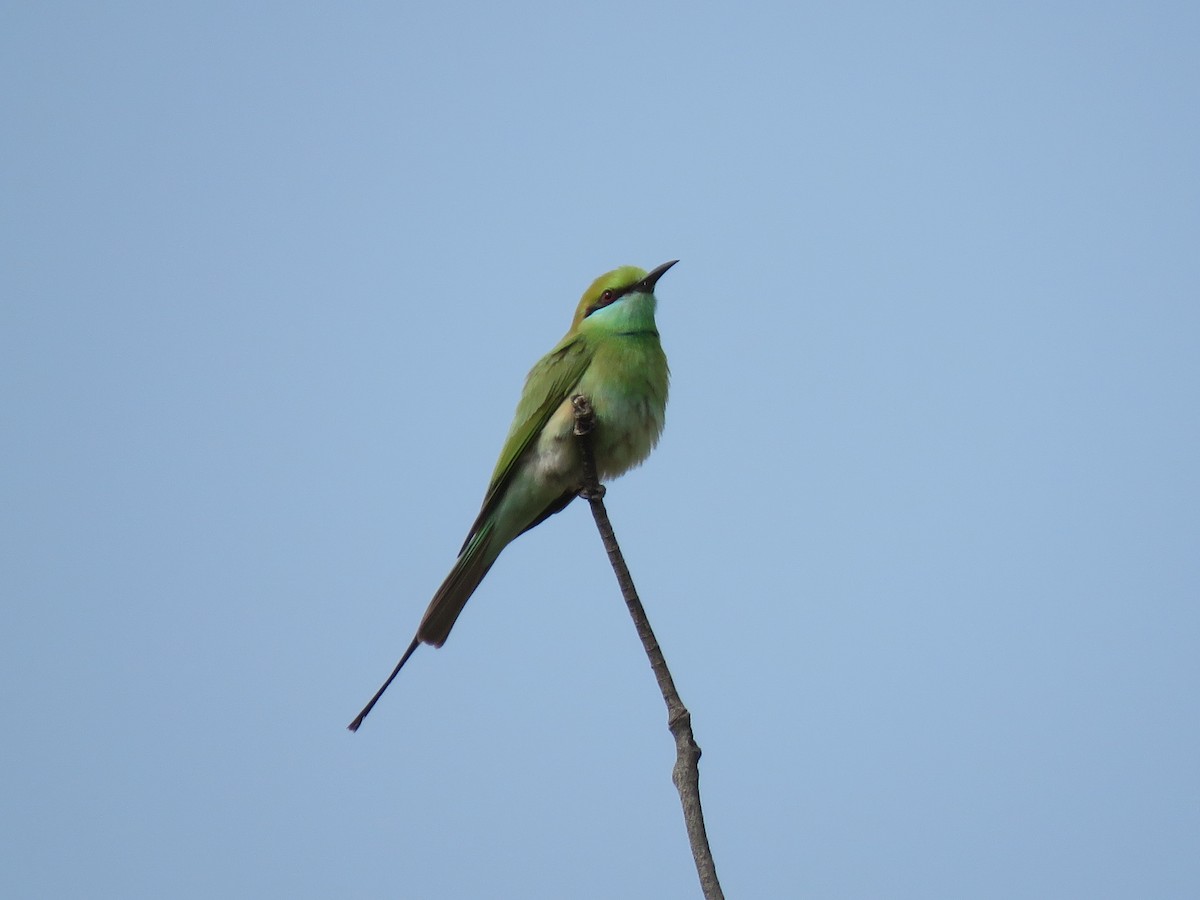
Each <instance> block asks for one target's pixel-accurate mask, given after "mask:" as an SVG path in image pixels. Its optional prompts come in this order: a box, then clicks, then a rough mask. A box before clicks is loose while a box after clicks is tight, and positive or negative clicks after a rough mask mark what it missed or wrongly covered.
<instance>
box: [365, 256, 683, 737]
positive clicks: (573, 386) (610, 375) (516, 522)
mask: <svg viewBox="0 0 1200 900" xmlns="http://www.w3.org/2000/svg"><path fill="white" fill-rule="evenodd" d="M678 261H679V260H672V261H671V262H668V263H663V264H662V265H661V266H659V267H658V268H657V269H655V270H654V271H652V272H646V271H645V270H644V269H639V268H637V267H636V266H622V267H621V268H619V269H614V270H613V271H611V272H609V273H607V274H605V275H601V276H600V277H599V278H597V279H596V280H595V281H593V282H592V285H591V287H589V288H588V289H587V290H586V291H584V294H583V298H582V299H581V300H580V301H579V306H578V307H577V308H576V310H575V318H574V319H573V320H572V322H571V329H570V330H569V331H568V332H567V334H566V336H565V337H564V338H563V339H562V340H561V341H559V342H558V346H556V347H555V348H554V349H553V350H551V351H550V352H549V353H547V354H546V355H545V356H543V357H542V358H541V359H540V360H538V362H537V365H535V366H534V367H533V368H532V369H531V370H530V372H529V376H528V377H527V378H526V379H525V389H524V390H523V391H522V392H521V400H520V402H519V403H518V404H517V412H516V416H515V417H514V418H513V423H512V427H511V428H509V430H508V437H507V439H505V441H504V449H502V450H501V451H500V460H499V462H497V463H496V470H495V471H494V472H493V473H492V480H491V483H490V484H489V485H488V489H487V494H486V495H485V496H484V498H483V508H482V509H481V510H480V511H479V516H478V517H477V518H476V519H475V523H474V524H473V525H472V526H471V530H470V532H469V533H468V534H467V539H466V541H465V542H464V543H463V546H462V549H461V550H460V551H459V554H458V560H457V561H456V562H455V563H454V568H453V569H451V570H450V574H449V575H447V576H446V580H445V581H443V582H442V586H441V587H440V588H438V590H437V593H436V594H434V595H433V600H432V601H431V602H430V604H429V608H428V609H427V610H425V616H424V618H422V619H421V624H420V626H419V627H418V628H417V634H416V636H415V637H414V638H413V641H412V643H411V644H409V647H408V649H407V650H406V651H405V652H404V656H403V657H401V659H400V662H398V663H397V664H396V668H395V669H394V670H393V671H392V674H391V675H390V676H389V677H388V679H387V681H385V682H384V683H383V686H382V687H381V688H380V689H379V690H378V691H377V692H376V693H375V696H374V697H372V698H371V702H370V703H368V704H367V705H366V707H365V708H364V709H363V711H362V712H361V713H359V714H358V717H357V718H356V719H355V720H354V721H353V722H352V723H350V730H351V731H356V730H357V729H358V726H359V725H360V724H361V723H362V720H363V718H364V717H365V716H366V715H367V713H369V712H370V711H371V707H373V706H374V705H375V702H376V701H377V700H378V699H379V698H380V697H381V696H382V695H383V692H384V691H385V690H387V688H388V685H390V684H391V683H392V680H393V679H394V678H395V677H396V675H397V674H398V673H399V671H400V669H401V668H402V667H403V666H404V664H405V663H406V662H407V661H408V658H409V657H410V656H412V654H413V651H414V650H416V649H417V647H418V646H419V645H420V644H422V643H425V644H433V645H434V646H435V647H440V646H442V644H444V643H445V642H446V638H447V636H448V635H449V634H450V629H451V628H453V627H454V622H455V620H456V619H457V618H458V615H459V613H461V612H462V609H463V606H465V605H466V602H467V600H469V599H470V597H471V594H473V593H474V592H475V589H476V588H477V587H479V582H481V581H482V580H483V576H484V575H486V574H487V572H488V569H490V568H491V567H492V563H494V562H495V561H496V557H498V556H499V555H500V551H502V550H503V549H504V548H505V547H507V546H508V544H509V543H510V542H511V541H512V540H513V539H514V538H515V537H517V536H518V535H520V534H522V533H523V532H526V531H528V530H529V529H530V528H533V527H534V526H535V525H539V524H541V523H542V522H543V521H545V519H547V518H548V517H549V516H552V515H554V514H555V513H556V512H560V511H561V510H563V509H564V508H565V507H566V506H567V504H568V503H570V502H571V501H572V500H573V499H574V498H575V496H576V494H577V493H578V491H579V489H580V487H581V486H582V477H583V470H582V463H581V460H580V455H579V442H578V439H577V438H576V437H575V434H574V428H575V410H574V406H573V404H572V402H571V398H572V397H573V396H574V395H576V394H583V395H584V396H586V397H587V398H588V399H589V400H591V402H592V408H593V409H594V410H595V416H596V425H595V429H594V431H593V432H592V442H593V444H592V446H593V448H594V451H595V456H596V471H597V475H598V476H599V478H600V480H601V481H604V480H606V479H609V478H615V477H617V476H618V475H621V474H623V473H625V472H627V471H629V470H630V469H632V468H633V467H634V466H636V465H639V464H640V463H641V462H643V461H644V460H645V459H646V457H647V456H649V455H650V451H651V450H653V449H654V445H655V444H657V443H658V437H659V435H660V434H662V430H663V421H664V417H665V414H666V407H667V381H668V371H667V357H666V355H665V354H664V353H663V350H662V345H661V344H660V343H659V340H658V328H657V327H656V326H655V324H654V308H655V305H656V302H657V301H656V300H655V297H654V286H655V284H657V283H658V279H659V278H661V277H662V275H663V273H665V272H666V271H667V269H669V268H671V266H673V265H675V263H677V262H678Z"/></svg>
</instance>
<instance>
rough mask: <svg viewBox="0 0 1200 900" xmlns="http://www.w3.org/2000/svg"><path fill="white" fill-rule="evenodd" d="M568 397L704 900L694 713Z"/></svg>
mask: <svg viewBox="0 0 1200 900" xmlns="http://www.w3.org/2000/svg"><path fill="white" fill-rule="evenodd" d="M571 402H572V404H574V406H575V434H576V435H578V436H579V446H580V452H581V455H582V457H583V484H582V485H581V486H580V489H579V496H580V497H583V498H584V499H585V500H587V501H588V503H589V504H590V505H591V508H592V517H593V518H594V519H595V520H596V528H597V529H598V530H599V531H600V539H601V540H602V541H603V542H604V549H605V551H606V552H607V553H608V561H609V562H610V563H611V564H612V567H613V572H614V573H616V576H617V584H619V585H620V587H621V595H622V596H623V597H624V598H625V605H626V606H628V607H629V614H630V616H632V617H633V624H634V627H635V628H636V629H637V633H638V637H640V638H641V639H642V646H643V647H644V648H645V650H646V656H648V657H649V658H650V668H651V669H653V670H654V677H655V678H656V679H657V680H658V688H659V690H660V691H662V696H663V701H664V702H665V703H666V704H667V727H668V728H670V730H671V734H672V735H673V736H674V738H675V768H674V769H673V770H672V772H671V780H672V781H673V782H675V789H676V790H678V791H679V800H680V802H681V803H682V804H683V821H684V824H685V825H686V826H687V833H688V842H689V843H690V844H691V846H692V857H693V858H694V859H695V860H696V872H697V874H698V875H699V876H700V887H701V889H702V890H703V891H704V897H705V900H724V897H725V894H724V893H722V891H721V883H720V882H719V881H718V880H717V868H716V865H715V864H714V863H713V858H712V850H711V849H710V848H709V846H708V834H707V833H706V831H705V829H704V810H703V809H702V808H701V807H700V766H699V762H700V747H699V746H698V745H697V744H696V740H695V738H694V737H693V736H692V714H691V713H690V712H688V710H687V707H686V706H684V705H683V701H682V700H680V699H679V692H678V691H677V690H675V681H674V679H672V678H671V670H670V669H668V668H667V661H666V660H665V659H664V658H663V654H662V650H661V648H660V647H659V646H658V640H657V639H656V638H655V637H654V631H653V630H652V629H651V628H650V620H649V619H648V618H646V610H645V608H644V607H643V606H642V601H641V600H640V599H638V595H637V588H635V587H634V586H633V577H632V576H631V575H630V574H629V567H628V566H626V565H625V557H624V556H622V554H621V548H620V546H619V545H618V544H617V536H616V534H614V533H613V527H612V523H611V522H609V520H608V511H607V510H606V509H605V508H604V486H603V485H602V484H600V480H599V478H598V477H597V475H596V457H595V452H594V450H593V448H592V439H591V434H592V430H593V429H594V428H595V427H596V416H595V411H594V410H593V409H592V404H591V401H590V400H588V398H587V397H585V396H583V395H582V394H576V395H575V396H574V397H572V398H571Z"/></svg>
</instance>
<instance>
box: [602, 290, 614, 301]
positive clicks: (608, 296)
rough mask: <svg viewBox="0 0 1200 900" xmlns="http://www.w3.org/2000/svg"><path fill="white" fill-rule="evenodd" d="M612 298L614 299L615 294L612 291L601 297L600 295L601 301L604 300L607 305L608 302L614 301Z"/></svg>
mask: <svg viewBox="0 0 1200 900" xmlns="http://www.w3.org/2000/svg"><path fill="white" fill-rule="evenodd" d="M612 298H613V292H612V291H605V292H604V293H603V294H601V295H600V299H601V300H604V301H605V302H606V303H607V302H608V301H610V300H612Z"/></svg>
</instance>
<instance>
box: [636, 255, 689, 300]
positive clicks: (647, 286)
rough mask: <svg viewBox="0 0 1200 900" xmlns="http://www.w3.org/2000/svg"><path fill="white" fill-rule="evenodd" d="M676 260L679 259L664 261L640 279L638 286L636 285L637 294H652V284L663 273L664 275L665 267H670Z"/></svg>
mask: <svg viewBox="0 0 1200 900" xmlns="http://www.w3.org/2000/svg"><path fill="white" fill-rule="evenodd" d="M677 262H679V260H677V259H673V260H671V261H670V262H665V263H663V264H662V265H661V266H659V267H658V268H657V269H655V270H654V271H653V272H651V273H650V274H649V275H647V276H646V277H645V278H643V279H642V280H641V281H639V282H638V286H637V291H638V293H639V294H653V293H654V285H655V284H657V283H658V279H660V278H662V277H663V276H664V275H666V274H667V269H669V268H671V266H673V265H675V263H677Z"/></svg>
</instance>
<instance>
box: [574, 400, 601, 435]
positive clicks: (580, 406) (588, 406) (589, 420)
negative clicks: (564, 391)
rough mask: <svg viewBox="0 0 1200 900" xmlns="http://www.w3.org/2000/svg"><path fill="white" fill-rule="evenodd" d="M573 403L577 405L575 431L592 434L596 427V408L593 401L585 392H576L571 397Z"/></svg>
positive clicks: (581, 433)
mask: <svg viewBox="0 0 1200 900" xmlns="http://www.w3.org/2000/svg"><path fill="white" fill-rule="evenodd" d="M571 405H572V406H573V407H575V433H576V434H577V435H584V434H590V433H591V431H592V429H593V428H595V427H596V410H595V409H593V408H592V401H591V400H589V399H588V398H587V397H586V396H585V395H583V394H576V395H575V396H574V397H572V398H571Z"/></svg>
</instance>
